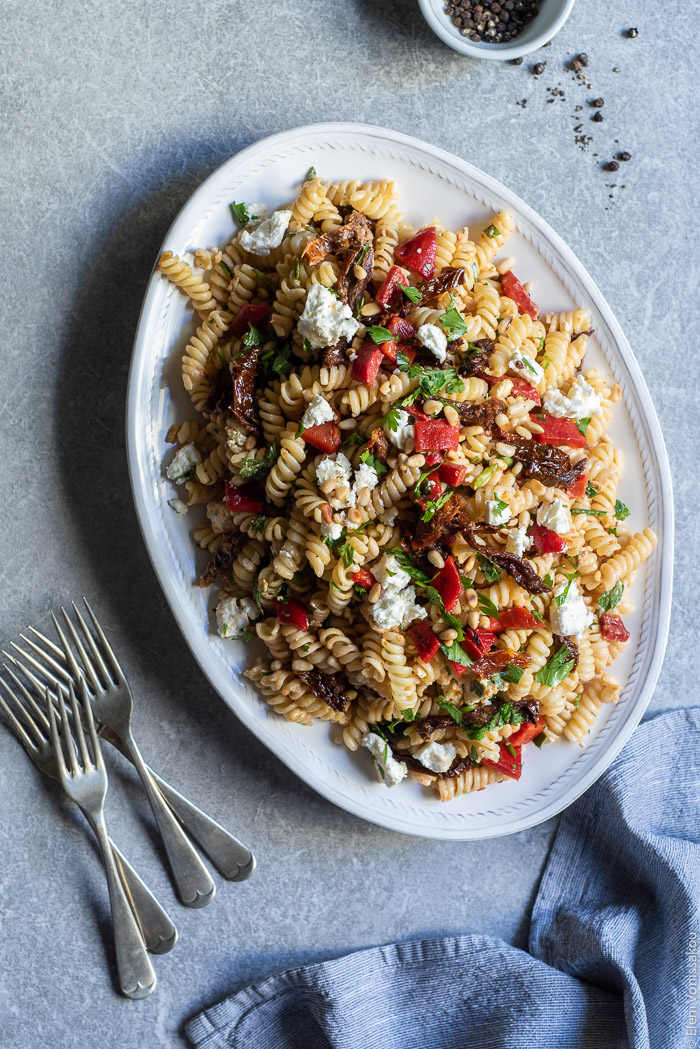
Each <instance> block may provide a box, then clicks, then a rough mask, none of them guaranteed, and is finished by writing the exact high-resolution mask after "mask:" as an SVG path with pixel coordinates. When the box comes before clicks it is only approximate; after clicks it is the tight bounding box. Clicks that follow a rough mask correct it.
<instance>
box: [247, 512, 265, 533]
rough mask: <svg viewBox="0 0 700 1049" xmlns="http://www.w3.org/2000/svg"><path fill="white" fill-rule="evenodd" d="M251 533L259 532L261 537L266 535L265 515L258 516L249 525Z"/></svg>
mask: <svg viewBox="0 0 700 1049" xmlns="http://www.w3.org/2000/svg"><path fill="white" fill-rule="evenodd" d="M248 527H249V528H250V530H251V532H258V533H259V534H260V535H264V534H265V516H264V514H258V516H257V517H254V518H253V520H252V521H251V522H250V524H249V525H248Z"/></svg>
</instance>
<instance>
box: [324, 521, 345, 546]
mask: <svg viewBox="0 0 700 1049" xmlns="http://www.w3.org/2000/svg"><path fill="white" fill-rule="evenodd" d="M342 534H343V525H342V524H341V523H340V522H339V521H331V522H330V523H329V522H328V521H321V535H322V536H328V538H329V539H330V540H331V541H332V542H335V541H336V539H340V537H341V535H342Z"/></svg>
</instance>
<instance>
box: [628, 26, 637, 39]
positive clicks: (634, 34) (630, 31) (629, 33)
mask: <svg viewBox="0 0 700 1049" xmlns="http://www.w3.org/2000/svg"><path fill="white" fill-rule="evenodd" d="M627 36H631V37H633V38H634V37H635V36H639V30H638V29H635V28H631V29H628V30H627Z"/></svg>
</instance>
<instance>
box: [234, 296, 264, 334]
mask: <svg viewBox="0 0 700 1049" xmlns="http://www.w3.org/2000/svg"><path fill="white" fill-rule="evenodd" d="M269 312H270V307H269V306H264V305H262V303H261V304H260V305H249V306H241V308H240V310H239V311H238V313H237V314H236V316H235V317H234V318H233V320H232V321H231V323H230V325H229V329H228V330H229V334H230V335H245V334H246V333H247V331H248V325H249V324H252V325H253V327H254V328H257V327H259V326H260V325H261V324H262V322H263V321H264V320H266V318H267V315H268V314H269Z"/></svg>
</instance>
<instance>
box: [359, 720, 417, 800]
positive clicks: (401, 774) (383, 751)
mask: <svg viewBox="0 0 700 1049" xmlns="http://www.w3.org/2000/svg"><path fill="white" fill-rule="evenodd" d="M362 746H363V747H367V750H368V751H369V752H370V754H371V755H372V757H373V758H374V764H375V766H376V769H377V777H378V778H379V779H380V780H381V782H382V783H385V784H386V785H387V787H395V786H396V784H397V783H400V782H401V780H402V779H405V777H406V775H407V773H408V768H407V767H406V765H405V764H404V763H403V761H397V760H396V758H395V757H394V755H393V754H392V753H391V749H390V747H389V744H388V743H387V742H386V740H384V739H382V737H381V736H378V735H377V733H376V732H368V733H367V735H366V736H363V737H362Z"/></svg>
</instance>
